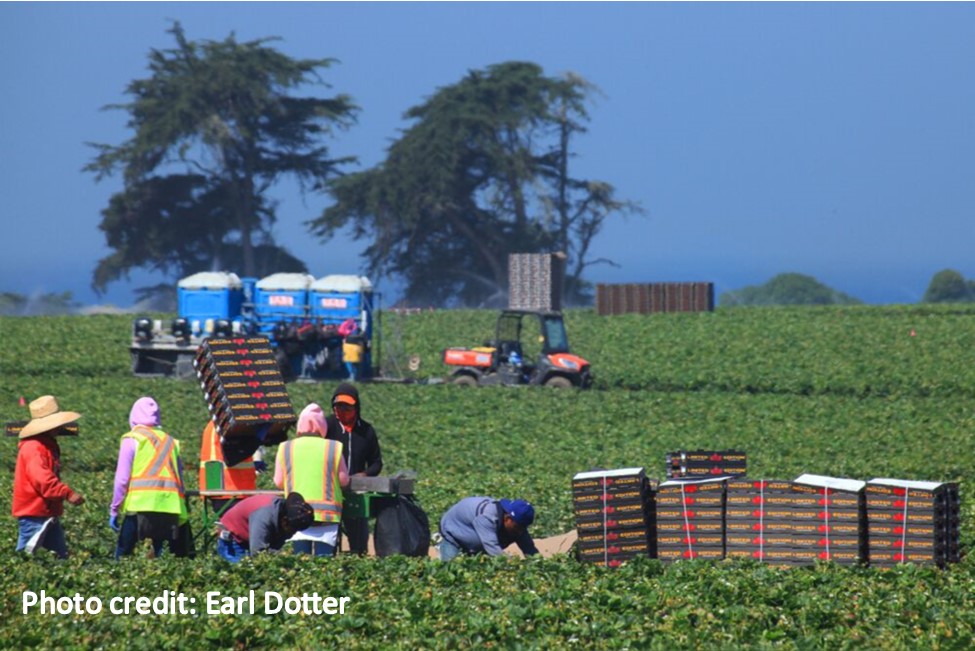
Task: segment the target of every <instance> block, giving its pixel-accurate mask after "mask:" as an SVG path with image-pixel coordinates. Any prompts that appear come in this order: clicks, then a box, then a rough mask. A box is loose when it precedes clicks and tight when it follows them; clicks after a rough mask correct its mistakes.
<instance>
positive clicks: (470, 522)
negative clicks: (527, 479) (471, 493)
mask: <svg viewBox="0 0 975 651" xmlns="http://www.w3.org/2000/svg"><path fill="white" fill-rule="evenodd" d="M534 521H535V508H534V507H533V506H532V505H531V504H529V503H528V502H526V501H524V500H496V499H494V498H493V497H465V498H464V499H462V500H461V501H459V502H457V504H454V505H453V506H452V507H450V509H449V510H448V511H447V512H446V513H444V516H443V517H442V518H441V519H440V536H441V538H442V540H441V541H440V560H442V561H449V560H450V559H452V558H454V557H455V556H458V555H459V554H461V553H464V554H487V555H488V556H498V555H500V554H502V553H503V552H504V549H505V547H507V546H508V545H510V544H511V543H517V545H518V548H519V549H521V551H522V552H524V554H525V555H526V556H531V555H534V554H537V553H538V549H536V547H535V541H534V540H532V537H531V535H530V534H529V533H528V527H529V526H531V523H532V522H534Z"/></svg>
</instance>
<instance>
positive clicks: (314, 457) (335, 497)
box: [281, 436, 342, 522]
mask: <svg viewBox="0 0 975 651" xmlns="http://www.w3.org/2000/svg"><path fill="white" fill-rule="evenodd" d="M281 456H282V457H283V458H282V461H283V462H284V494H285V496H287V495H290V494H291V493H300V494H301V496H302V497H303V498H305V501H306V502H308V504H310V505H311V508H312V509H314V511H315V521H316V522H339V521H340V520H341V519H342V486H341V485H340V484H339V464H340V463H341V461H342V444H341V443H339V442H338V441H331V440H328V439H323V438H320V437H318V436H299V437H298V438H295V439H291V440H290V441H285V442H284V443H282V444H281Z"/></svg>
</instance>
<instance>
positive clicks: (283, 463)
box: [274, 402, 349, 556]
mask: <svg viewBox="0 0 975 651" xmlns="http://www.w3.org/2000/svg"><path fill="white" fill-rule="evenodd" d="M297 430H298V432H297V434H296V435H295V438H293V439H291V440H290V441H285V442H284V443H282V444H281V445H279V446H278V456H277V460H276V461H275V462H274V485H275V486H277V487H278V488H284V494H285V495H286V496H288V495H291V494H292V493H295V492H297V493H300V494H301V495H303V496H304V498H305V500H306V501H307V502H308V504H310V505H311V507H312V509H313V510H314V512H315V523H314V524H313V525H312V526H310V527H308V528H307V529H305V530H304V531H299V532H298V533H296V534H295V535H294V537H293V538H292V541H293V546H294V550H295V551H296V552H298V553H305V554H314V555H315V556H334V555H335V548H336V546H337V545H338V535H339V522H340V521H341V520H342V489H343V488H345V487H346V486H348V485H349V470H348V468H347V467H346V465H345V459H344V458H342V444H341V443H339V442H338V441H330V440H327V439H326V438H325V431H326V426H325V414H324V413H323V412H322V408H321V407H319V406H318V405H317V404H315V403H314V402H313V403H311V404H309V405H308V406H307V407H305V408H304V409H302V410H301V415H299V416H298V427H297Z"/></svg>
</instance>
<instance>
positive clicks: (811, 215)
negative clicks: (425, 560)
mask: <svg viewBox="0 0 975 651" xmlns="http://www.w3.org/2000/svg"><path fill="white" fill-rule="evenodd" d="M171 20H179V21H180V22H181V23H182V24H183V27H184V29H185V31H186V34H187V36H188V38H190V39H191V40H204V39H210V40H221V39H223V38H225V37H227V36H228V35H229V34H230V33H231V32H234V33H235V34H236V36H237V38H238V40H251V39H255V38H262V37H268V36H279V37H281V39H282V40H281V41H280V42H278V43H277V45H276V47H278V48H279V49H280V50H281V51H283V52H285V53H286V54H288V55H290V56H294V57H302V58H304V57H308V58H322V57H335V58H337V59H339V60H340V61H341V63H340V64H338V65H336V66H335V67H333V68H332V69H331V70H330V71H329V72H327V73H326V81H328V82H329V83H330V84H331V85H332V87H333V88H332V91H333V92H341V93H347V94H349V95H351V96H352V97H353V98H354V99H355V101H356V102H357V103H358V104H359V105H360V106H361V107H362V109H363V111H362V113H361V116H360V120H359V124H358V125H357V126H355V127H353V128H352V130H351V131H349V132H348V133H345V134H342V135H340V137H339V139H338V140H336V141H334V142H333V143H332V145H331V146H332V148H333V152H334V153H337V154H351V155H356V156H358V157H359V158H360V160H361V161H362V166H363V168H365V167H368V166H371V165H374V164H375V163H377V162H378V161H380V160H381V159H382V157H383V155H384V152H385V149H386V147H387V146H388V144H389V142H390V141H391V139H394V138H395V137H396V136H397V134H398V132H399V130H400V129H402V128H404V127H406V126H407V123H406V122H404V121H403V120H402V115H403V112H404V111H405V110H406V109H408V108H409V107H411V106H414V105H416V104H418V103H420V102H422V101H423V99H424V98H426V97H428V96H430V95H431V94H432V93H434V92H435V90H436V89H437V88H439V87H442V86H446V85H449V84H452V83H454V82H456V81H457V80H459V79H460V78H461V77H462V76H463V75H464V74H465V73H466V72H467V71H468V70H471V69H479V68H483V67H485V66H488V65H490V64H493V63H499V62H503V61H510V60H527V61H533V62H536V63H538V64H540V65H541V66H542V67H543V68H544V70H545V72H546V73H547V74H551V75H555V74H560V73H563V72H567V71H572V72H576V73H579V74H581V75H582V76H583V77H585V78H587V79H588V80H589V81H591V82H593V83H595V84H596V85H598V86H599V87H600V88H601V90H602V92H603V96H602V97H600V98H599V99H598V103H597V104H596V105H595V107H594V108H593V110H592V123H591V124H590V132H589V133H588V134H587V135H586V136H585V137H584V138H581V139H579V140H578V141H577V143H576V150H577V153H578V158H577V159H576V161H575V166H576V167H575V173H576V174H577V175H579V176H587V177H591V178H596V179H601V180H605V181H609V182H610V183H612V184H614V185H615V186H616V187H617V190H618V192H619V195H620V196H621V197H623V198H627V199H632V200H635V201H639V202H640V203H641V204H642V205H643V206H644V207H645V208H646V210H647V212H648V214H647V216H646V217H643V218H629V219H628V220H626V221H622V220H620V221H619V222H617V223H614V224H611V225H609V226H607V228H606V229H605V231H604V232H603V234H602V235H601V236H600V237H599V239H598V241H597V245H596V247H595V250H594V253H595V255H597V256H601V257H608V258H612V259H613V260H615V261H616V262H617V263H618V264H619V265H620V267H619V268H612V267H599V268H596V269H594V270H593V271H592V272H591V274H590V276H589V277H590V279H591V280H593V281H596V282H652V281H689V280H695V281H713V282H715V283H716V290H717V291H718V292H719V293H720V292H724V291H727V290H731V289H738V288H740V287H743V286H745V285H755V284H762V283H764V282H766V281H767V280H768V279H770V278H771V277H772V276H774V275H775V274H777V273H781V272H786V271H795V272H799V273H805V274H809V275H812V276H814V277H816V278H817V279H819V280H820V281H822V282H824V283H826V284H827V285H829V286H831V287H833V288H835V289H838V290H840V291H844V292H847V293H849V294H852V295H854V296H856V297H858V298H861V299H863V300H865V301H867V302H871V303H910V302H916V301H917V300H918V299H919V298H920V297H921V295H922V294H923V293H924V290H925V289H926V287H927V284H928V282H929V281H930V279H931V276H932V275H933V274H934V273H935V272H937V271H939V270H941V269H945V268H953V269H956V270H958V271H960V272H961V273H962V274H963V275H965V277H967V278H972V277H975V255H973V254H972V246H973V242H975V237H973V235H975V4H972V3H947V4H945V3H872V2H871V3H864V4H854V3H839V4H833V3H818V2H817V3H808V4H806V3H784V4H773V3H764V2H763V3H754V4H751V3H729V4H712V3H700V4H699V3H677V4H663V3H629V2H628V3H619V4H609V3H558V2H546V3H497V4H495V3H458V4H451V3H429V4H412V3H399V2H397V3H387V4H373V3H366V2H355V3H311V2H299V3H277V2H275V3H249V2H248V3H236V2H218V3H196V2H188V3H167V2H159V3H156V2H139V3H122V2H119V3H116V2H110V3H73V2H72V3H46V2H45V3H33V2H31V3H9V2H3V3H0V61H2V64H0V88H2V89H3V100H2V101H0V226H2V230H0V233H2V235H0V291H13V292H19V293H27V294H29V293H32V292H61V291H72V292H73V293H74V296H75V298H76V299H78V300H80V301H82V302H85V303H91V302H96V301H97V300H98V299H96V297H95V295H94V293H93V292H92V291H91V290H90V289H89V283H90V279H91V273H92V270H93V269H94V266H95V264H96V262H97V260H98V259H99V258H101V257H103V256H105V255H107V254H108V253H109V249H107V248H106V246H105V243H104V238H103V236H102V234H101V232H100V231H99V230H98V223H99V221H100V219H101V215H100V211H101V210H102V209H103V208H104V207H105V206H106V205H107V202H108V199H109V197H110V196H111V195H112V193H114V192H116V191H118V190H119V188H120V182H119V181H118V180H117V179H110V180H107V181H103V182H101V183H97V184H96V183H95V180H94V178H93V177H92V176H91V175H90V174H85V173H82V171H81V168H82V166H83V165H84V164H85V163H86V162H88V161H89V160H90V159H91V157H92V155H93V153H94V152H93V150H91V149H90V148H88V147H87V146H86V145H85V144H84V143H85V142H105V143H111V144H119V143H121V142H122V141H123V140H125V139H126V138H128V137H129V135H130V132H128V131H127V130H126V128H125V122H126V117H127V115H126V114H125V113H124V112H122V111H101V110H100V109H101V107H102V106H104V105H106V104H111V103H117V102H124V101H127V98H126V97H125V96H124V95H123V90H124V88H125V86H126V84H127V83H128V82H129V81H131V80H132V79H136V78H142V77H145V76H146V75H147V71H146V61H147V55H148V53H149V50H150V48H159V49H163V48H169V47H171V46H172V45H173V40H172V37H171V36H170V35H169V34H167V33H166V30H167V29H168V27H169V25H170V21H171ZM275 196H276V197H277V198H278V200H279V201H280V206H279V213H278V214H279V223H278V225H277V227H276V231H275V233H276V235H277V237H278V240H279V241H280V242H281V243H282V244H284V245H285V246H287V247H288V248H290V250H291V251H292V252H293V253H295V254H296V255H297V256H298V257H300V258H302V259H303V260H305V261H306V262H307V264H308V265H309V268H310V270H311V272H312V273H313V274H314V275H315V276H321V275H325V274H328V273H355V272H358V271H360V270H361V261H360V260H359V259H358V257H357V253H358V251H359V250H360V248H361V247H360V246H359V245H355V246H350V245H349V243H348V242H347V241H338V242H335V243H332V244H330V245H327V246H322V245H320V244H319V243H317V242H315V241H314V240H312V239H311V238H310V237H309V236H308V235H307V232H306V231H305V229H304V227H303V226H302V222H303V221H304V220H306V219H308V218H311V217H314V216H317V215H318V214H319V212H320V211H321V210H322V209H323V208H324V207H325V206H327V205H328V199H327V197H325V196H308V197H306V198H305V199H302V197H301V196H300V195H299V194H298V193H297V191H296V189H295V188H290V187H282V188H281V189H280V191H279V192H277V193H276V195H275ZM161 280H163V279H161V278H158V277H150V276H147V275H144V274H136V275H135V276H134V277H133V282H131V283H116V284H114V285H112V286H111V287H110V291H109V292H108V294H107V295H106V296H105V297H103V298H102V299H101V300H100V302H111V303H114V304H116V305H121V306H127V305H130V304H131V303H132V301H133V297H132V292H131V290H132V288H133V287H134V286H140V285H144V284H150V283H153V284H154V283H155V282H159V281H161ZM381 288H382V286H381ZM386 289H387V291H389V290H390V289H392V288H391V287H389V286H388V287H387V288H386Z"/></svg>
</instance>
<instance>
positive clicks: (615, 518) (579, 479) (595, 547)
mask: <svg viewBox="0 0 975 651" xmlns="http://www.w3.org/2000/svg"><path fill="white" fill-rule="evenodd" d="M653 499H654V484H653V482H651V481H650V480H649V479H647V476H646V473H645V472H644V470H643V468H620V469H616V470H593V471H589V472H580V473H578V474H576V475H575V476H574V477H573V478H572V503H573V506H574V508H575V517H576V530H577V532H578V536H579V538H578V545H577V548H578V558H579V560H581V561H583V562H587V563H595V564H597V565H604V566H606V567H616V566H618V565H620V564H622V563H623V562H624V561H626V560H629V559H631V558H634V557H636V556H644V557H652V556H654V555H655V549H654V545H653V543H654V538H653V530H654V528H653V527H654V523H653V513H654V508H653Z"/></svg>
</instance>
